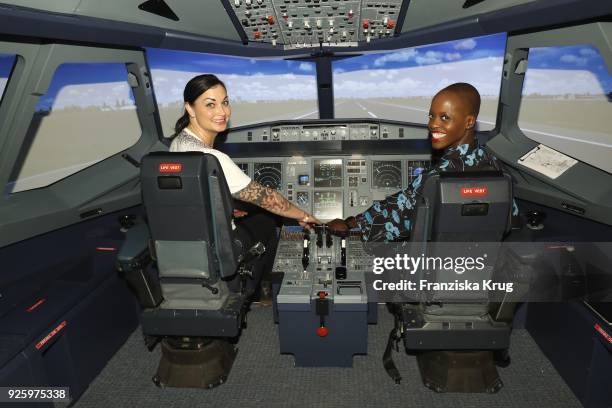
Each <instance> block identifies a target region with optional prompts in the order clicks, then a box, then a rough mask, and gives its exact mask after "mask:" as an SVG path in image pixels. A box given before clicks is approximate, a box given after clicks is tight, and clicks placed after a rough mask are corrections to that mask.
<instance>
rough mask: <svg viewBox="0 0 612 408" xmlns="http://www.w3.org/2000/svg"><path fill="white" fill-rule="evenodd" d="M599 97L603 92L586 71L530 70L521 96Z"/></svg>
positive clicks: (592, 76)
mask: <svg viewBox="0 0 612 408" xmlns="http://www.w3.org/2000/svg"><path fill="white" fill-rule="evenodd" d="M536 93H537V94H540V95H564V94H577V95H585V94H591V95H601V94H603V93H604V90H603V88H602V86H601V84H600V83H599V81H598V80H597V77H596V76H595V74H593V73H592V72H590V71H586V70H563V69H530V70H528V71H527V77H526V79H525V88H524V90H523V94H525V95H531V94H536Z"/></svg>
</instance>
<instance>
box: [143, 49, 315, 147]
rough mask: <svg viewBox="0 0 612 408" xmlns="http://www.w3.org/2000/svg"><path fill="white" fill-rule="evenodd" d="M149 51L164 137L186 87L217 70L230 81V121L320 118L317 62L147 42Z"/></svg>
mask: <svg viewBox="0 0 612 408" xmlns="http://www.w3.org/2000/svg"><path fill="white" fill-rule="evenodd" d="M147 57H148V60H149V65H150V66H151V75H152V77H153V85H154V87H155V97H156V99H157V105H158V108H159V114H160V116H161V121H162V127H163V131H164V135H165V136H166V137H168V136H171V135H172V134H173V133H174V125H175V123H176V120H177V119H178V118H179V117H180V116H181V115H182V114H183V110H184V107H183V106H184V103H183V89H184V87H185V84H186V83H187V81H189V80H190V79H191V78H192V77H194V76H196V75H200V74H215V75H217V76H218V77H219V79H220V80H221V81H223V82H224V83H225V85H226V87H227V94H228V96H229V100H230V105H231V107H232V116H231V118H230V127H238V126H243V125H250V124H253V123H259V122H267V121H273V120H279V119H318V118H319V109H318V103H317V80H316V67H315V64H314V63H313V62H307V61H285V60H258V59H252V58H238V57H227V56H222V55H213V54H204V53H193V52H185V51H171V50H162V49H155V48H149V49H147Z"/></svg>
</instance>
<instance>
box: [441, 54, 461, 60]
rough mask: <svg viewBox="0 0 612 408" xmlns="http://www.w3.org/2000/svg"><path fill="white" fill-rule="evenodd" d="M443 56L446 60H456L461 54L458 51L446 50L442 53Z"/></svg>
mask: <svg viewBox="0 0 612 408" xmlns="http://www.w3.org/2000/svg"><path fill="white" fill-rule="evenodd" d="M444 58H445V59H446V60H447V61H456V60H459V59H461V54H459V53H458V52H452V53H451V52H447V53H446V54H444Z"/></svg>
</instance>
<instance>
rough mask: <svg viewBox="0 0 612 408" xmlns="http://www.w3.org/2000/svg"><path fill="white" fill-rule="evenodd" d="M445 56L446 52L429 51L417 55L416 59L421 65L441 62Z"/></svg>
mask: <svg viewBox="0 0 612 408" xmlns="http://www.w3.org/2000/svg"><path fill="white" fill-rule="evenodd" d="M443 58H444V54H443V53H441V52H439V51H427V52H426V53H425V55H422V54H421V55H417V57H416V58H415V61H416V63H417V64H419V65H426V64H439V63H440V62H442V59H443Z"/></svg>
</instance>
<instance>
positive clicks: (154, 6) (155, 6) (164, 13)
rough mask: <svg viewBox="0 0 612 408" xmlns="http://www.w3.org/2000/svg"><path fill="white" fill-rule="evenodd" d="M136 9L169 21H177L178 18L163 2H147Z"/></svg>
mask: <svg viewBox="0 0 612 408" xmlns="http://www.w3.org/2000/svg"><path fill="white" fill-rule="evenodd" d="M138 8H139V9H141V10H143V11H146V12H148V13H152V14H156V15H158V16H161V17H164V18H167V19H169V20H174V21H179V18H178V16H177V15H176V14H174V11H172V9H171V8H170V6H168V5H167V4H166V2H165V1H164V0H147V1H145V2H144V3H142V4H139V5H138Z"/></svg>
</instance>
